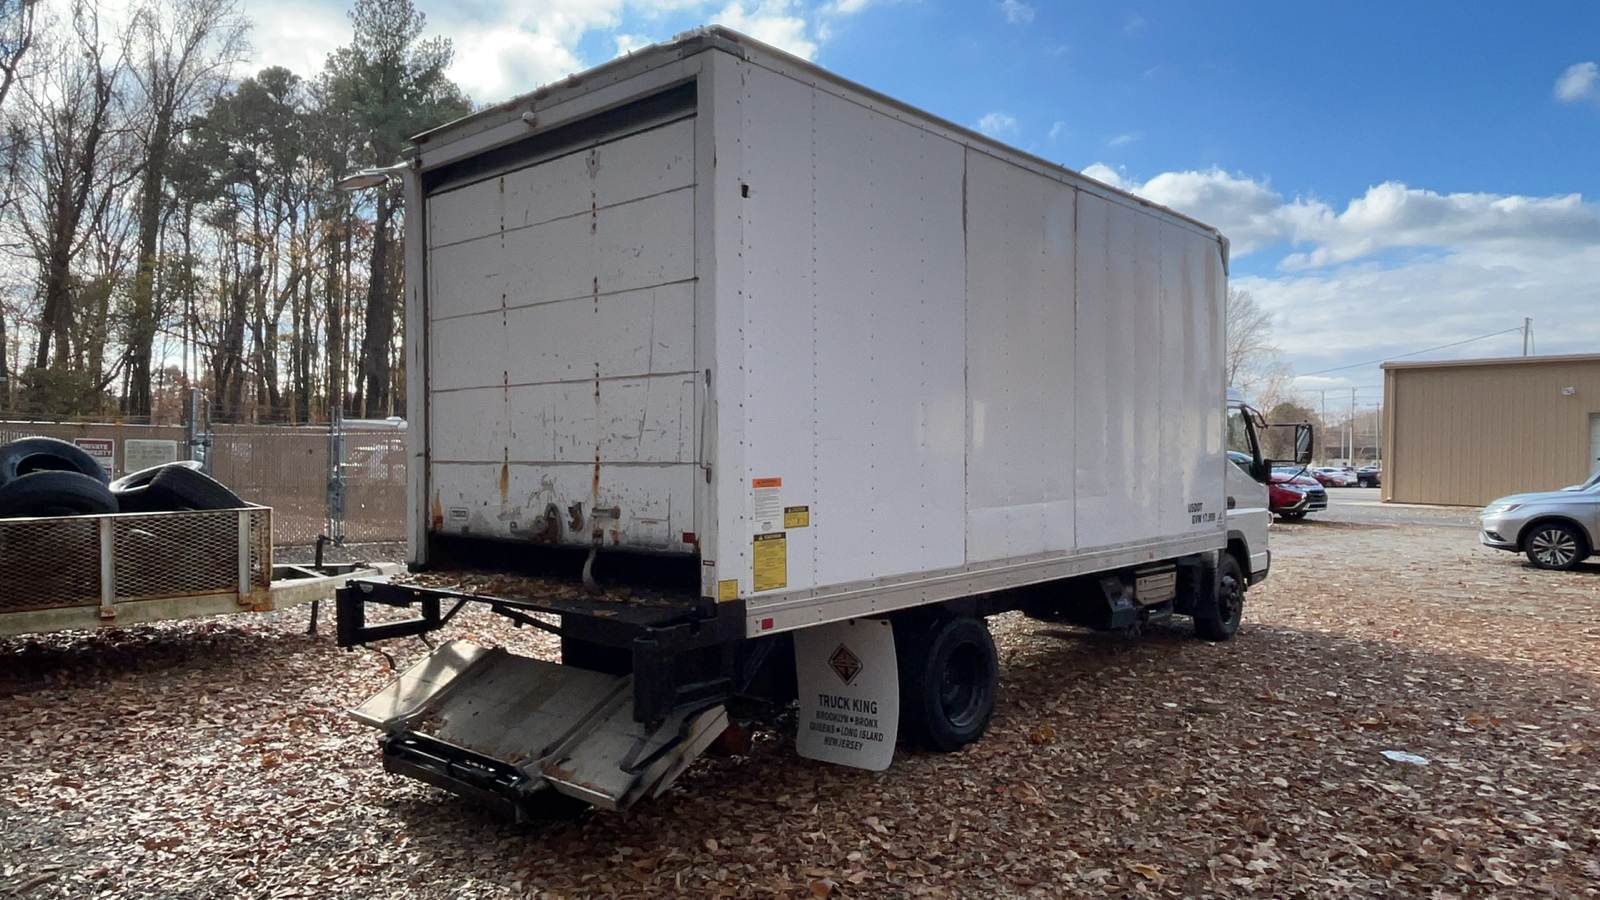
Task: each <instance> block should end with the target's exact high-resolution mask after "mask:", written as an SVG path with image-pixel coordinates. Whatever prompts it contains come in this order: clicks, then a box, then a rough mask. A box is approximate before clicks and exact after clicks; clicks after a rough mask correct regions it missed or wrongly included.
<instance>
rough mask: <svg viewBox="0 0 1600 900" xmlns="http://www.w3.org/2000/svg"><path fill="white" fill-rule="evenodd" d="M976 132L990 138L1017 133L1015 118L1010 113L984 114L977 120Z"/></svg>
mask: <svg viewBox="0 0 1600 900" xmlns="http://www.w3.org/2000/svg"><path fill="white" fill-rule="evenodd" d="M978 130H979V131H981V132H983V133H984V134H987V135H988V136H990V137H993V138H997V137H1005V136H1008V135H1015V134H1016V133H1017V117H1016V116H1013V115H1012V114H1010V113H1004V112H998V111H996V112H992V113H984V115H983V118H981V119H979V120H978Z"/></svg>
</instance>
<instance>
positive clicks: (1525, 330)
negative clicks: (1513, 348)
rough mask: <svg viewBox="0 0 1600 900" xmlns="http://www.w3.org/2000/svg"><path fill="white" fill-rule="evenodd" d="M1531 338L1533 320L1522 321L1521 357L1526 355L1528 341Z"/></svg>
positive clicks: (1525, 319)
mask: <svg viewBox="0 0 1600 900" xmlns="http://www.w3.org/2000/svg"><path fill="white" fill-rule="evenodd" d="M1532 337H1533V319H1531V318H1524V319H1523V320H1522V355H1523V356H1527V355H1528V340H1529V338H1532Z"/></svg>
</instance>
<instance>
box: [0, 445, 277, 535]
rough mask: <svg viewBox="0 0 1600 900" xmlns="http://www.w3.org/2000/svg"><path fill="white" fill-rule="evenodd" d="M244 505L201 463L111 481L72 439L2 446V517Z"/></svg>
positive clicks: (174, 465) (171, 465)
mask: <svg viewBox="0 0 1600 900" xmlns="http://www.w3.org/2000/svg"><path fill="white" fill-rule="evenodd" d="M245 505H246V504H245V502H244V501H243V500H240V499H239V495H237V494H235V493H234V492H233V491H230V490H228V489H227V488H226V487H224V486H223V485H222V484H221V483H219V482H218V481H216V480H215V479H213V478H212V477H210V476H209V475H206V474H205V473H204V472H201V471H200V464H199V463H197V462H189V461H184V462H174V463H167V464H166V465H164V466H155V467H154V468H149V469H143V470H141V471H138V472H134V473H133V474H131V475H124V476H123V477H121V478H118V479H117V480H115V481H112V480H111V476H110V475H108V474H107V473H106V470H105V469H104V468H102V467H101V466H100V463H99V462H97V461H96V460H95V458H94V457H92V456H90V455H89V454H88V453H85V452H84V451H83V450H82V449H81V448H79V447H78V446H77V445H76V444H72V443H69V442H67V441H61V440H57V439H55V438H48V437H30V438H23V439H22V440H20V441H12V442H11V443H9V444H6V445H4V446H0V519H15V518H24V517H28V518H32V517H46V516H96V515H104V514H107V513H117V512H178V511H182V510H194V509H238V508H239V507H242V506H245Z"/></svg>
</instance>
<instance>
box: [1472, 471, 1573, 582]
mask: <svg viewBox="0 0 1600 900" xmlns="http://www.w3.org/2000/svg"><path fill="white" fill-rule="evenodd" d="M1478 521H1479V523H1480V524H1481V525H1482V529H1483V530H1482V533H1481V534H1479V535H1478V539H1479V540H1481V541H1482V542H1483V544H1484V546H1486V547H1493V548H1495V549H1496V550H1510V551H1511V552H1513V553H1516V552H1519V551H1520V552H1523V553H1526V554H1528V561H1529V562H1531V563H1533V564H1534V565H1535V566H1537V567H1539V568H1541V569H1570V568H1572V567H1573V566H1576V565H1577V564H1578V563H1580V562H1582V561H1583V560H1584V558H1585V557H1587V556H1588V555H1589V554H1590V553H1593V552H1594V550H1595V546H1596V543H1597V541H1600V472H1596V473H1595V474H1594V475H1592V476H1591V477H1590V478H1589V480H1588V481H1585V482H1584V483H1583V484H1575V485H1573V486H1572V487H1565V488H1562V489H1561V490H1559V491H1543V492H1541V493H1537V494H1512V495H1511V496H1509V497H1501V498H1500V499H1499V500H1496V501H1494V502H1493V503H1491V504H1489V505H1488V506H1486V507H1484V509H1483V513H1482V515H1480V516H1479V517H1478Z"/></svg>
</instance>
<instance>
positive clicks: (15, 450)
mask: <svg viewBox="0 0 1600 900" xmlns="http://www.w3.org/2000/svg"><path fill="white" fill-rule="evenodd" d="M35 472H77V473H78V474H80V475H87V476H88V477H90V478H93V479H94V480H96V481H98V482H100V483H101V484H105V483H106V482H107V481H109V480H110V478H111V476H109V475H107V474H106V470H105V469H104V468H102V467H101V466H100V463H98V462H96V461H95V458H94V457H92V456H90V455H89V454H88V453H85V452H84V451H83V449H82V448H81V447H79V446H78V445H77V444H74V443H71V442H69V441H62V440H57V439H56V438H52V437H30V438H23V439H22V440H20V441H12V442H11V443H9V444H6V445H5V446H3V447H0V485H3V484H10V483H11V482H13V481H16V480H17V479H18V478H21V477H23V476H24V475H31V474H33V473H35Z"/></svg>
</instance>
